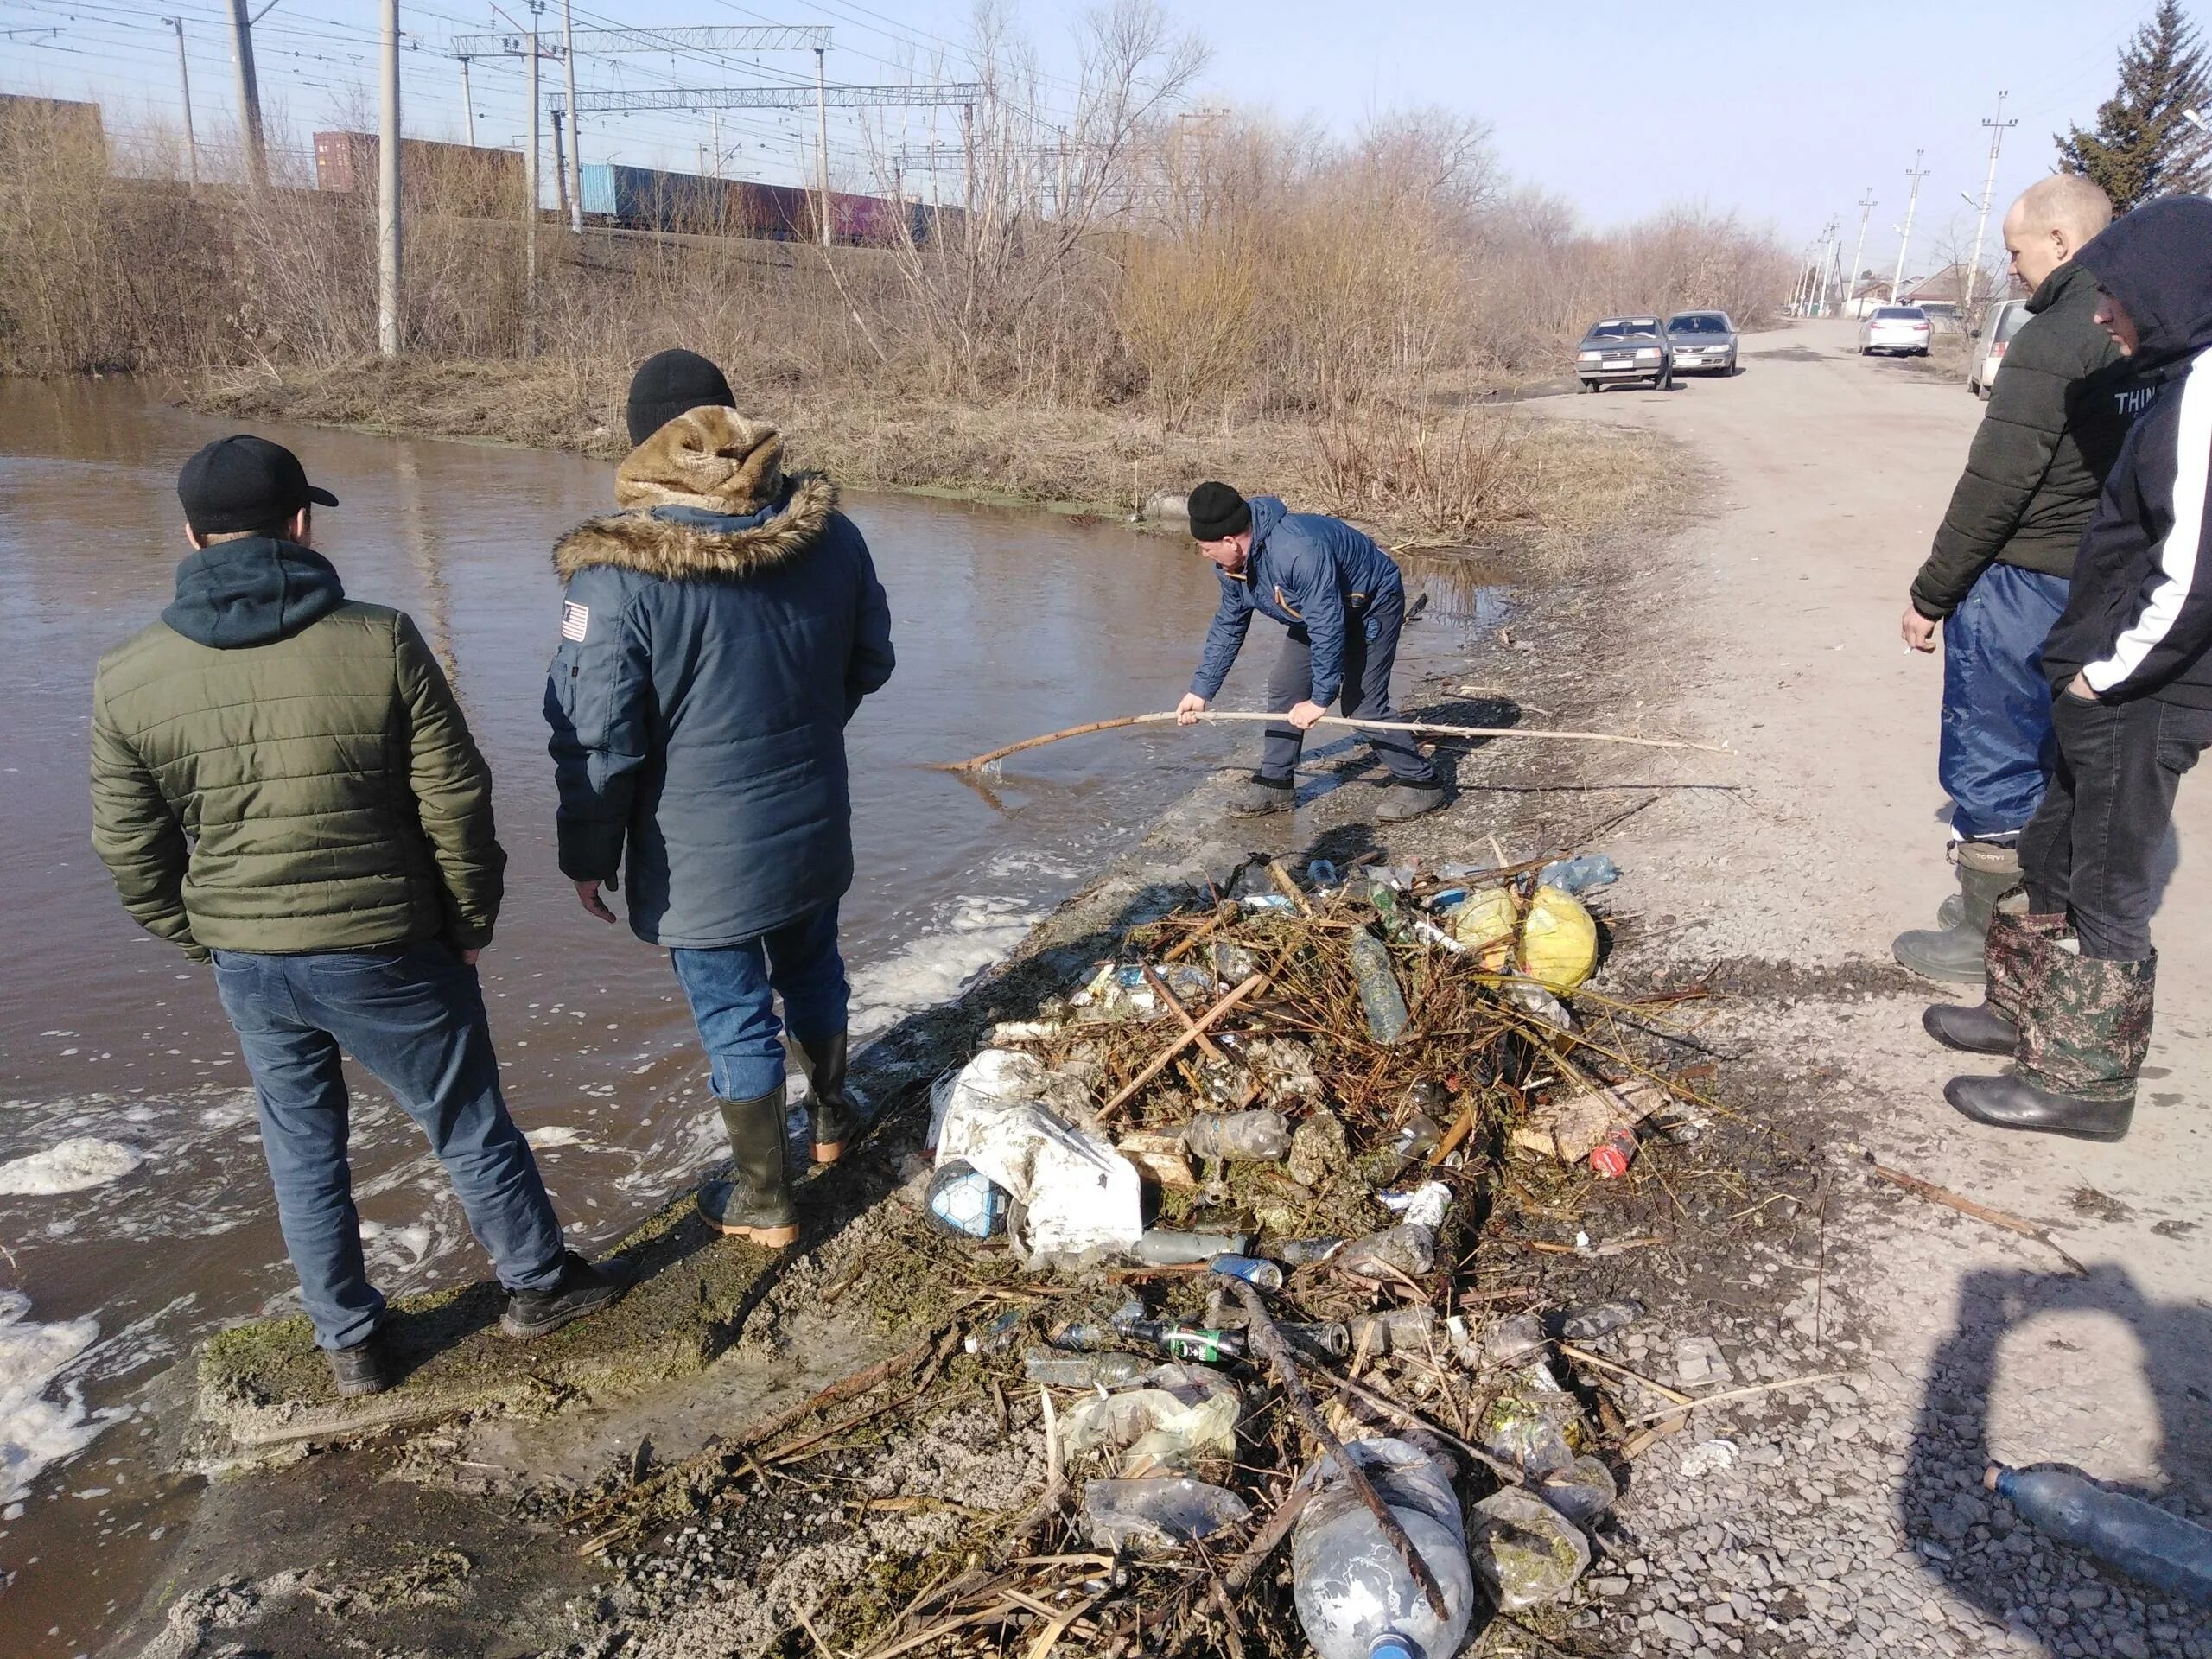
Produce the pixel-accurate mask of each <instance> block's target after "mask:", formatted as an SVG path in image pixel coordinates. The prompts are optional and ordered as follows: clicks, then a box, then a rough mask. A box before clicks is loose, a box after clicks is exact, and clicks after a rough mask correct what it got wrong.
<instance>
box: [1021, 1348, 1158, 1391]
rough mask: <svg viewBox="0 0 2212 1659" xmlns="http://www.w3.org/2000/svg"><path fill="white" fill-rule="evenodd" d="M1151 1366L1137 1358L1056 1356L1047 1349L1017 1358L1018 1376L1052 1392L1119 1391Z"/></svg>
mask: <svg viewBox="0 0 2212 1659" xmlns="http://www.w3.org/2000/svg"><path fill="white" fill-rule="evenodd" d="M1154 1363H1155V1362H1154V1361H1153V1360H1149V1359H1147V1358H1145V1357H1143V1356H1142V1355H1141V1354H1120V1353H1088V1354H1059V1353H1054V1352H1053V1351H1052V1350H1051V1349H1050V1348H1032V1349H1030V1350H1029V1351H1027V1352H1026V1353H1024V1354H1023V1355H1022V1357H1021V1374H1022V1375H1023V1376H1026V1377H1027V1378H1028V1379H1029V1380H1030V1381H1031V1382H1032V1383H1044V1384H1046V1386H1047V1387H1050V1388H1055V1389H1088V1388H1093V1387H1096V1386H1097V1385H1100V1384H1103V1385H1104V1386H1105V1387H1107V1388H1109V1389H1119V1388H1126V1387H1127V1386H1128V1384H1130V1383H1134V1382H1135V1381H1136V1380H1137V1379H1138V1378H1139V1377H1141V1376H1144V1375H1145V1374H1146V1373H1147V1371H1149V1370H1152V1368H1153V1366H1154Z"/></svg>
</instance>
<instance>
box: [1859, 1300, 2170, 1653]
mask: <svg viewBox="0 0 2212 1659" xmlns="http://www.w3.org/2000/svg"><path fill="white" fill-rule="evenodd" d="M2075 1313H2094V1314H2101V1315H2104V1316H2106V1317H2105V1319H2102V1320H2100V1321H2099V1322H2098V1323H2099V1325H2101V1326H2102V1327H2103V1328H2102V1330H2101V1332H2099V1335H2100V1336H2101V1337H2102V1338H2105V1342H2104V1344H2101V1346H2102V1348H2103V1351H2102V1352H2097V1351H2086V1350H2085V1348H2084V1346H2083V1344H2080V1343H2078V1342H2076V1341H2075V1340H2074V1338H2076V1337H2078V1336H2079V1335H2080V1334H2081V1332H2080V1329H2079V1327H2078V1326H2075V1327H2072V1328H2069V1329H2065V1330H2063V1331H2062V1330H2053V1331H2049V1332H2044V1333H2043V1334H2042V1336H2041V1339H2040V1340H2038V1339H2037V1333H2035V1332H2032V1331H2031V1330H2030V1328H2029V1327H2031V1325H2034V1323H2035V1322H2036V1321H2037V1320H2038V1319H2043V1318H2044V1316H2047V1315H2053V1314H2058V1315H2064V1314H2075ZM2116 1326H2124V1327H2125V1329H2126V1333H2127V1334H2128V1335H2131V1336H2133V1338H2134V1341H2135V1344H2136V1346H2137V1348H2138V1350H2139V1360H2138V1361H2133V1363H2139V1367H2140V1373H2139V1374H2140V1378H2141V1383H2142V1386H2143V1387H2144V1389H2145V1390H2146V1391H2147V1393H2148V1395H2149V1396H2150V1399H2151V1402H2152V1409H2153V1410H2154V1411H2155V1413H2156V1414H2157V1434H2156V1438H2155V1443H2154V1447H2153V1450H2152V1459H2153V1461H2154V1462H2155V1464H2156V1466H2157V1469H2158V1476H2159V1480H2158V1484H2150V1485H2140V1484H2129V1483H2127V1482H2124V1481H2114V1480H2107V1481H2103V1482H2102V1484H2105V1485H2107V1486H2108V1487H2111V1488H2112V1489H2113V1490H2115V1491H2129V1492H2132V1493H2133V1495H2134V1496H2136V1497H2145V1498H2150V1499H2153V1500H2155V1501H2157V1502H2158V1503H2159V1504H2160V1506H2161V1507H2162V1508H2168V1509H2171V1510H2175V1511H2176V1512H2177V1513H2181V1514H2183V1515H2185V1516H2188V1517H2189V1518H2190V1519H2192V1520H2195V1521H2197V1522H2204V1521H2207V1520H2208V1519H2212V1309H2208V1308H2207V1307H2205V1306H2202V1304H2199V1303H2195V1302H2159V1301H2153V1300H2150V1299H2148V1298H2146V1297H2145V1295H2144V1294H2143V1293H2142V1291H2141V1290H2140V1288H2139V1287H2138V1286H2137V1285H2136V1283H2135V1281H2134V1280H2133V1278H2132V1277H2131V1276H2130V1275H2129V1274H2126V1272H2125V1271H2123V1270H2120V1269H2117V1268H2100V1269H2098V1270H2097V1271H2095V1272H2093V1273H2091V1274H2088V1276H2087V1277H2077V1276H2075V1275H2072V1274H2040V1273H2030V1272H2023V1271H2018V1270H2014V1269H2001V1270H2000V1269H1989V1270H1985V1271H1981V1272H1977V1273H1974V1274H1969V1275H1968V1276H1967V1280H1966V1281H1965V1283H1964V1285H1963V1286H1962V1287H1961V1294H1960V1301H1959V1319H1958V1324H1957V1325H1956V1327H1955V1329H1954V1330H1953V1332H1952V1333H1951V1334H1950V1336H1949V1337H1948V1338H1945V1340H1944V1342H1943V1344H1942V1347H1941V1348H1939V1349H1938V1350H1937V1351H1936V1356H1935V1359H1934V1361H1933V1363H1932V1364H1931V1365H1930V1367H1929V1376H1928V1386H1927V1391H1926V1393H1925V1394H1924V1395H1923V1397H1922V1401H1921V1406H1920V1414H1919V1418H1918V1421H1916V1424H1915V1426H1914V1431H1913V1438H1912V1445H1911V1447H1910V1453H1909V1457H1908V1461H1907V1465H1906V1470H1905V1476H1904V1482H1903V1484H1902V1485H1901V1487H1900V1490H1899V1494H1898V1500H1897V1501H1898V1510H1899V1515H1898V1519H1899V1521H1900V1522H1901V1524H1902V1526H1903V1528H1904V1533H1905V1535H1906V1536H1907V1537H1908V1538H1910V1540H1911V1541H1912V1542H1913V1544H1914V1546H1915V1548H1916V1550H1917V1551H1918V1553H1919V1554H1920V1555H1921V1557H1922V1559H1923V1560H1924V1561H1925V1562H1927V1563H1928V1565H1929V1568H1930V1570H1931V1571H1933V1572H1935V1573H1938V1574H1940V1575H1941V1576H1942V1578H1943V1579H1944V1580H1945V1581H1946V1582H1947V1584H1948V1587H1949V1589H1950V1590H1951V1592H1953V1593H1954V1594H1955V1595H1957V1596H1959V1597H1961V1598H1962V1599H1965V1600H1966V1601H1967V1602H1969V1603H1971V1604H1972V1605H1974V1606H1975V1607H1977V1608H1979V1609H1980V1611H1982V1612H1984V1613H1986V1615H1988V1616H1989V1617H1990V1618H1992V1619H1993V1620H1995V1621H1997V1622H1999V1623H2001V1624H2009V1625H2011V1626H2012V1628H2013V1629H2014V1630H2016V1631H2022V1632H2025V1631H2030V1630H2031V1631H2033V1632H2034V1634H2036V1635H2037V1636H2039V1637H2041V1638H2042V1639H2043V1640H2044V1642H2045V1643H2048V1644H2049V1646H2050V1650H2051V1651H2053V1652H2058V1651H2062V1650H2063V1651H2068V1652H2071V1651H2075V1649H2074V1648H2071V1647H2069V1646H2067V1645H2066V1644H2067V1643H2073V1642H2082V1643H2086V1649H2085V1650H2087V1651H2088V1652H2093V1653H2097V1654H2103V1653H2107V1652H2126V1651H2130V1650H2131V1649H2128V1648H2123V1647H2118V1646H2113V1645H2109V1644H2108V1643H2107V1637H2106V1636H2105V1635H2104V1634H2103V1633H2102V1632H2103V1630H2104V1628H2105V1624H2106V1620H2105V1618H2104V1615H2103V1614H2101V1613H2100V1612H2098V1611H2095V1608H2096V1607H2104V1606H2107V1603H2108V1601H2109V1600H2110V1599H2112V1598H2113V1597H2118V1598H2121V1599H2126V1598H2142V1599H2145V1600H2147V1601H2148V1602H2149V1603H2150V1604H2151V1608H2152V1616H2151V1618H2150V1620H2149V1622H2150V1623H2151V1624H2159V1623H2160V1622H2161V1621H2162V1619H2164V1620H2165V1621H2167V1622H2171V1623H2174V1624H2177V1625H2178V1626H2180V1627H2181V1628H2183V1629H2188V1630H2193V1631H2202V1632H2203V1633H2204V1634H2205V1635H2206V1636H2207V1637H2212V1615H2208V1613H2207V1612H2206V1611H2204V1610H2202V1609H2195V1608H2185V1607H2183V1606H2181V1605H2179V1604H2175V1603H2171V1602H2167V1603H2164V1607H2165V1609H2166V1611H2165V1612H2164V1613H2163V1614H2162V1613H2161V1611H2160V1605H2161V1599H2160V1598H2158V1596H2157V1594H2156V1593H2155V1592H2152V1591H2150V1590H2148V1589H2147V1588H2146V1587H2145V1586H2142V1585H2139V1584H2137V1583H2135V1582H2134V1581H2133V1580H2128V1579H2126V1578H2124V1577H2122V1576H2121V1575H2120V1574H2119V1573H2114V1572H2111V1571H2109V1570H2103V1569H2100V1568H2099V1567H2098V1564H2097V1563H2095V1562H2094V1561H2093V1560H2091V1558H2090V1557H2088V1555H2087V1554H2085V1553H2084V1552H2082V1551H2078V1550H2075V1549H2073V1548H2070V1547H2069V1546H2067V1545H2064V1544H2061V1543H2058V1542H2056V1541H2052V1540H2049V1539H2045V1538H2044V1537H2043V1536H2042V1535H2039V1534H2037V1533H2035V1532H2034V1531H2033V1530H2032V1529H2031V1528H2030V1527H2029V1526H2028V1525H2027V1523H2026V1522H2024V1520H2022V1519H2020V1518H2019V1517H2018V1516H2016V1515H2015V1514H2014V1513H2013V1511H2012V1505H2011V1504H2009V1503H2006V1502H2005V1500H2004V1499H2003V1498H2000V1497H1996V1496H1994V1495H1993V1494H1989V1493H1986V1492H1985V1491H1984V1490H1983V1487H1982V1476H1983V1473H1984V1471H1985V1470H1986V1467H1987V1466H1988V1465H1989V1464H1991V1463H1992V1462H1994V1461H1998V1460H1999V1448H1998V1447H1997V1446H1994V1445H1993V1423H1992V1416H1993V1410H1994V1407H1995V1401H1996V1397H1997V1393H1998V1388H1999V1383H2000V1381H2001V1382H2002V1383H2004V1385H2005V1392H2006V1393H2007V1394H2008V1395H2015V1396H2017V1395H2023V1394H2025V1395H2033V1394H2035V1393H2036V1392H2037V1390H2038V1389H2041V1388H2043V1387H2044V1386H2046V1385H2047V1386H2049V1387H2051V1388H2054V1389H2056V1388H2065V1389H2069V1390H2071V1391H2075V1393H2077V1394H2078V1392H2079V1391H2080V1390H2081V1389H2082V1388H2083V1387H2084V1385H2085V1383H2088V1384H2089V1385H2091V1386H2094V1381H2093V1380H2096V1381H2101V1380H2102V1379H2103V1378H2104V1377H2106V1376H2112V1375H2114V1374H2115V1373H2118V1374H2124V1373H2125V1371H2126V1370H2127V1369H2128V1368H2129V1367H2130V1365H2131V1357H2130V1356H2128V1355H2127V1354H2126V1344H2125V1343H2124V1342H2123V1341H2121V1340H2119V1338H2120V1331H2119V1330H2118V1329H2117V1328H2116ZM2022 1368H2032V1369H2031V1370H2027V1371H2025V1372H2024V1370H2023V1369H2022ZM2038 1371H2040V1373H2041V1374H2037V1372H2038ZM2109 1404H2110V1401H2109V1398H2108V1396H2107V1398H2106V1399H2105V1400H2104V1401H2102V1402H2101V1404H2100V1409H2106V1408H2108V1407H2109ZM2015 1438H2016V1437H2015ZM2002 1449H2003V1451H2005V1452H2008V1453H2010V1454H2011V1456H2012V1458H2015V1459H2023V1460H2024V1465H2025V1466H2030V1467H2051V1466H2061V1467H2063V1466H2067V1465H2059V1464H2057V1463H2056V1460H2055V1459H2037V1458H2036V1457H2035V1455H2034V1448H2032V1447H2027V1446H2020V1445H2018V1444H2017V1443H2008V1444H2007V1445H2005V1446H2004V1447H2003V1448H2002ZM2081 1472H2083V1473H2085V1474H2088V1475H2090V1476H2091V1477H2092V1478H2098V1477H2099V1473H2100V1471H2095V1470H2083V1471H2081ZM2091 1585H2101V1586H2102V1588H2103V1590H2104V1592H2105V1593H2104V1594H2099V1593H2097V1592H2096V1591H2095V1590H2093V1589H2090V1588H2089V1586H2091ZM2093 1604H2094V1605H2093ZM2139 1640H2140V1638H2139V1637H2138V1641H2139ZM2177 1651H2178V1649H2177Z"/></svg>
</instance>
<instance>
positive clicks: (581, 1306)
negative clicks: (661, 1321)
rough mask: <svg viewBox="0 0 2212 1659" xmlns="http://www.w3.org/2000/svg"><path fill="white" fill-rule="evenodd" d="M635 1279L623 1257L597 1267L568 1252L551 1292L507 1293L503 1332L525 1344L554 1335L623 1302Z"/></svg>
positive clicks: (501, 1327)
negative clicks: (584, 1318) (533, 1338)
mask: <svg viewBox="0 0 2212 1659" xmlns="http://www.w3.org/2000/svg"><path fill="white" fill-rule="evenodd" d="M635 1276H636V1274H635V1272H634V1270H633V1269H632V1268H631V1266H630V1264H629V1262H626V1260H624V1259H623V1258H622V1257H621V1256H619V1255H618V1256H614V1257H613V1258H611V1259H610V1260H609V1261H608V1262H607V1263H606V1264H605V1265H604V1266H602V1267H596V1268H595V1267H594V1266H592V1264H591V1263H590V1262H587V1261H585V1260H584V1259H583V1257H582V1256H581V1255H577V1254H576V1253H575V1251H574V1250H567V1251H564V1252H563V1254H562V1257H561V1277H560V1280H559V1281H558V1282H556V1284H554V1285H553V1286H552V1287H550V1289H546V1290H511V1291H509V1292H508V1293H507V1311H506V1312H505V1313H504V1314H502V1315H500V1318H499V1329H500V1330H502V1331H504V1332H506V1333H507V1334H508V1335H509V1336H511V1337H517V1338H521V1339H523V1340H524V1341H527V1340H529V1339H530V1338H532V1337H543V1336H547V1335H550V1333H551V1332H556V1331H558V1330H559V1329H560V1328H561V1327H562V1326H563V1325H573V1324H575V1322H576V1321H577V1320H578V1319H582V1318H583V1317H584V1315H586V1314H587V1313H598V1312H599V1310H600V1309H601V1308H602V1307H605V1306H608V1305H609V1304H610V1303H613V1302H618V1301H620V1300H622V1293H623V1292H624V1291H626V1290H627V1289H629V1288H630V1283H631V1281H632V1279H633V1278H634V1277H635Z"/></svg>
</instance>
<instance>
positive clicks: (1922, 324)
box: [1859, 305, 1928, 357]
mask: <svg viewBox="0 0 2212 1659" xmlns="http://www.w3.org/2000/svg"><path fill="white" fill-rule="evenodd" d="M1877 352H1902V353H1906V354H1907V355H1909V356H1912V357H1925V356H1927V355H1928V314H1927V313H1926V312H1925V311H1923V310H1922V309H1921V308H1919V307H1918V306H1916V305H1878V306H1876V307H1875V308H1873V309H1872V311H1870V312H1869V313H1867V315H1866V321H1864V322H1862V323H1860V324H1859V356H1861V357H1872V355H1873V354H1874V353H1877Z"/></svg>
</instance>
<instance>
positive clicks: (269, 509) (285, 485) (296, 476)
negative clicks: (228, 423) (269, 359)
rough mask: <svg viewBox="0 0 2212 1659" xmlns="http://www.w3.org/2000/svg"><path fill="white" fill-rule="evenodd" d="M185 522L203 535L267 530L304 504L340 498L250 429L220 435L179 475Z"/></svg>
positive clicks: (333, 503)
mask: <svg viewBox="0 0 2212 1659" xmlns="http://www.w3.org/2000/svg"><path fill="white" fill-rule="evenodd" d="M176 499H178V500H180V501H181V502H183V503H184V522H185V523H186V524H190V525H191V526H192V528H193V529H194V531H198V532H199V533H200V535H202V536H223V535H228V534H230V533H232V532H233V531H241V530H268V529H270V528H272V527H273V526H275V525H277V524H283V522H284V521H285V520H286V519H288V518H290V517H291V516H292V515H293V514H294V513H296V512H298V511H299V510H300V509H301V508H302V507H304V506H307V505H309V504H313V505H315V506H319V507H334V506H336V505H338V498H337V497H336V496H334V495H333V494H332V493H330V492H329V491H328V490H324V489H318V488H316V487H315V486H314V485H312V484H310V483H308V475H307V473H306V472H305V470H304V469H302V467H301V466H300V458H299V457H298V456H297V455H296V454H293V453H292V452H291V451H290V450H289V449H287V448H285V447H284V446H283V444H281V443H271V442H269V440H268V439H266V438H257V437H255V436H254V435H252V434H251V433H250V432H238V433H234V434H233V435H231V436H230V437H227V438H218V439H216V440H215V442H213V443H211V444H209V445H207V447H206V448H203V449H201V450H200V453H199V454H195V455H194V456H193V458H192V459H191V460H190V461H186V462H185V463H184V470H183V471H181V472H180V473H179V474H177V475H176Z"/></svg>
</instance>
